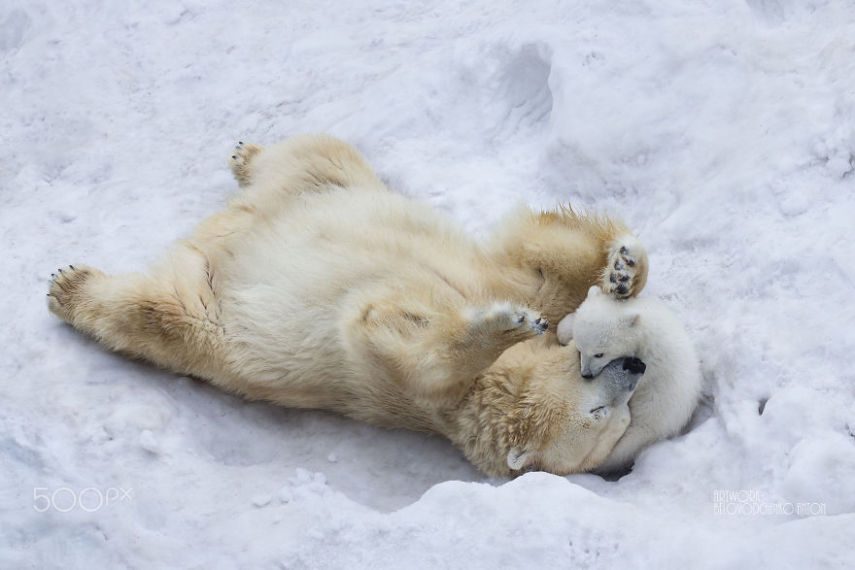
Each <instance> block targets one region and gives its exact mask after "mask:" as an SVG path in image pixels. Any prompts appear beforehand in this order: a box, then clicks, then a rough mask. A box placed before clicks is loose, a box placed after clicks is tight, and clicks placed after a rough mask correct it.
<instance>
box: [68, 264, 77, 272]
mask: <svg viewBox="0 0 855 570" xmlns="http://www.w3.org/2000/svg"><path fill="white" fill-rule="evenodd" d="M68 267H69V268H71V270H72V271H77V270H76V269H74V266H73V265H69V266H68Z"/></svg>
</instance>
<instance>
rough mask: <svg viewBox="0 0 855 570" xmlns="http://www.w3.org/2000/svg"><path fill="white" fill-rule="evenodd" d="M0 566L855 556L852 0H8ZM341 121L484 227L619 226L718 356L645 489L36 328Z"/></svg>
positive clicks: (705, 351)
mask: <svg viewBox="0 0 855 570" xmlns="http://www.w3.org/2000/svg"><path fill="white" fill-rule="evenodd" d="M0 101H2V105H0V148H2V155H0V232H2V240H0V248H2V249H0V251H2V257H3V261H4V269H5V270H4V271H3V272H2V273H0V291H2V292H3V296H2V300H0V311H2V314H3V315H4V325H3V326H2V327H0V351H2V353H1V354H2V359H0V381H2V392H3V397H2V399H0V567H2V568H124V567H128V568H164V567H176V568H178V567H187V568H206V569H207V568H237V567H243V568H279V567H281V568H360V567H372V568H442V567H457V568H490V569H492V568H497V567H508V568H512V567H558V568H560V567H564V568H569V567H572V568H611V567H625V566H627V565H628V566H629V567H639V566H643V565H649V566H651V567H674V568H680V567H686V568H687V567H712V568H727V567H737V566H738V567H753V566H775V567H808V566H813V567H840V568H843V567H849V568H851V567H853V565H855V550H853V546H852V542H853V539H855V530H853V529H855V435H853V434H855V364H853V350H855V301H853V296H854V295H853V293H855V254H853V251H855V246H853V243H852V241H851V235H852V225H853V218H854V217H855V4H853V3H852V2H851V1H849V0H840V1H836V2H835V1H821V0H813V1H809V0H804V1H797V0H747V1H742V0H721V1H715V2H701V1H690V2H687V1H683V0H619V1H610V2H596V1H589V2H561V1H560V0H551V1H543V2H495V1H494V0H473V1H471V2H465V3H464V2H453V1H450V0H445V1H426V2H401V1H386V2H383V1H379V0H365V1H362V2H346V1H343V0H341V1H338V2H325V1H318V0H313V1H305V0H292V1H289V2H273V1H257V2H226V1H223V0H211V1H207V0H145V1H142V0H128V1H123V2H103V1H97V0H71V1H68V2H45V1H41V0H4V1H3V2H2V4H0ZM298 132H330V133H333V134H335V135H338V136H340V137H342V138H345V139H347V140H349V141H351V142H353V143H355V144H356V145H357V146H358V147H359V148H360V149H361V150H362V151H363V152H364V153H365V154H366V156H367V157H368V158H369V160H370V161H371V162H372V163H373V164H374V166H375V167H376V169H377V170H378V171H379V172H380V173H381V175H382V176H383V177H384V178H385V179H386V180H387V181H388V182H389V184H390V185H391V186H392V187H394V188H396V189H398V190H399V191H401V192H403V193H405V194H408V195H412V196H417V197H419V198H422V199H424V200H427V201H429V202H430V203H432V204H434V205H435V206H436V207H437V208H439V209H441V210H444V211H447V212H448V213H449V214H450V215H452V216H453V217H455V218H456V219H458V220H459V221H460V222H461V223H462V224H464V225H465V226H466V227H467V228H468V229H469V230H470V231H472V232H473V233H476V234H483V233H484V232H485V231H487V230H489V228H490V226H491V225H492V224H494V223H495V222H496V221H497V220H498V219H499V218H500V217H501V216H502V215H503V214H504V213H505V212H506V211H508V210H510V209H511V208H512V207H514V206H515V205H516V204H518V203H519V202H526V203H528V204H531V205H533V206H544V207H547V206H552V205H554V204H556V203H557V202H566V201H569V202H570V203H572V204H575V205H577V206H585V207H589V208H596V209H598V210H600V211H608V212H612V213H616V214H618V215H620V216H622V217H624V218H625V219H626V220H627V221H628V222H629V223H630V225H631V226H632V227H633V228H634V229H635V230H636V231H637V233H638V234H639V236H640V237H641V238H642V240H644V242H645V243H646V244H647V246H648V248H649V251H650V256H651V263H652V270H651V276H650V281H649V285H648V290H647V293H648V294H651V295H657V296H659V297H661V298H663V299H665V300H666V301H667V302H668V303H669V304H670V305H671V306H672V307H673V308H674V310H675V311H677V312H678V313H679V314H680V316H681V317H682V319H683V320H684V322H685V323H686V324H687V327H688V329H689V331H690V333H691V335H692V337H693V338H694V340H695V342H696V344H697V347H698V349H699V353H700V354H701V355H702V358H703V370H704V377H705V382H706V386H705V400H704V403H703V405H702V406H701V408H700V409H699V412H698V414H696V417H695V418H694V419H693V422H692V426H691V430H690V431H688V433H686V434H685V435H683V436H681V437H679V438H676V439H674V440H672V441H668V442H664V443H661V444H659V445H656V446H654V447H653V448H651V449H650V450H648V451H647V452H645V453H644V454H643V455H642V456H641V457H640V459H639V460H638V462H637V464H636V466H635V469H634V470H633V471H632V473H630V474H629V475H627V476H625V477H623V478H621V479H619V480H617V481H607V480H604V479H602V478H600V477H597V476H594V475H576V476H570V477H555V476H551V475H546V474H542V473H531V474H528V475H525V476H523V477H520V478H518V479H516V480H514V481H505V480H495V479H488V478H485V477H484V476H482V475H480V474H479V473H478V472H477V471H475V470H474V469H473V468H472V467H470V466H469V465H468V464H467V463H466V461H465V460H464V459H463V458H462V456H461V455H460V453H458V452H457V451H456V450H455V449H454V448H453V447H452V446H451V445H450V444H448V443H447V442H445V441H443V440H440V439H439V438H430V437H426V436H424V435H419V434H414V433H405V432H392V431H384V430H380V429H375V428H372V427H369V426H366V425H362V424H358V423H355V422H352V421H349V420H346V419H342V418H339V417H335V416H332V415H329V414H325V413H320V412H307V411H293V410H286V409H282V408H276V407H274V406H270V405H265V404H260V403H246V402H244V401H242V400H239V399H237V398H234V397H231V396H228V395H226V394H223V393H220V392H218V391H217V390H215V389H213V388H211V387H209V386H206V385H204V384H202V383H200V382H197V381H195V380H191V379H188V378H180V377H176V376H175V375H174V374H170V373H167V372H164V371H161V370H158V369H155V368H153V367H151V366H147V365H145V364H141V363H136V362H131V361H127V360H125V359H123V358H121V357H119V356H116V355H113V354H109V353H107V352H105V351H104V350H101V349H100V348H99V347H98V346H97V345H96V344H95V343H93V342H92V341H90V340H88V339H86V338H84V337H83V336H81V335H78V334H75V333H74V332H73V331H72V330H71V329H70V328H68V327H66V326H64V325H62V324H60V323H59V322H58V321H57V320H56V319H54V318H53V317H52V316H51V315H50V314H49V313H48V311H47V310H46V307H45V299H44V295H45V292H46V290H47V277H48V275H49V274H50V273H51V272H52V271H54V269H55V268H56V267H58V266H60V265H64V264H67V263H74V262H75V261H81V262H86V263H88V264H91V265H94V266H97V267H100V268H102V269H104V270H106V271H109V272H122V271H129V270H135V269H139V268H141V267H142V266H144V265H145V264H146V263H147V262H149V261H152V260H153V259H155V258H156V256H157V255H159V254H160V253H161V252H162V251H163V250H164V249H165V248H166V247H167V245H168V244H169V243H170V242H172V241H173V240H174V239H176V238H178V237H180V236H183V235H185V234H187V233H188V232H189V231H190V229H191V228H192V227H193V226H194V225H195V224H196V223H197V222H198V221H199V220H201V219H202V218H203V217H204V216H205V215H207V214H209V213H211V212H213V211H215V210H217V209H218V208H219V207H220V205H221V204H222V203H223V201H224V200H225V198H226V197H227V196H228V195H229V194H230V193H231V192H233V191H234V190H235V189H236V185H235V183H234V182H233V180H232V179H231V176H230V173H229V172H228V168H227V166H226V160H225V159H226V158H227V156H228V154H229V153H230V149H231V146H232V144H233V143H234V142H235V141H236V140H238V139H241V140H251V141H257V142H260V143H270V142H274V141H276V140H279V139H281V138H284V137H286V136H288V135H291V134H295V133H298Z"/></svg>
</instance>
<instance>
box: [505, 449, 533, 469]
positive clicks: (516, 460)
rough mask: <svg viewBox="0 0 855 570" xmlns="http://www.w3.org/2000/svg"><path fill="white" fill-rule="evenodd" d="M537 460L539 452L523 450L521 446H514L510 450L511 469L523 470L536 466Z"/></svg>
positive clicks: (509, 462)
mask: <svg viewBox="0 0 855 570" xmlns="http://www.w3.org/2000/svg"><path fill="white" fill-rule="evenodd" d="M536 461H537V452H535V451H523V450H522V449H520V448H519V447H512V448H511V450H510V451H509V452H508V467H509V468H510V469H511V471H522V470H525V469H528V468H529V467H532V466H534V464H535V462H536Z"/></svg>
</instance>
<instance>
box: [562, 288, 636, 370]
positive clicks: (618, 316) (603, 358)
mask: <svg viewBox="0 0 855 570" xmlns="http://www.w3.org/2000/svg"><path fill="white" fill-rule="evenodd" d="M632 307H633V303H632V301H631V300H627V301H619V300H617V299H615V298H613V297H611V296H610V295H606V294H605V293H603V292H602V291H601V290H600V288H599V287H596V286H594V287H591V288H590V289H589V290H588V297H587V298H586V299H585V301H584V302H583V303H582V304H581V305H580V306H579V308H578V309H576V312H575V313H571V314H569V315H567V316H566V317H565V318H564V319H563V320H562V321H561V323H560V324H559V325H558V338H559V340H560V341H561V342H562V343H563V344H567V343H568V342H569V341H570V339H572V340H574V341H575V343H576V348H577V349H578V350H579V355H580V359H581V367H582V370H581V371H582V377H583V378H593V377H594V376H596V375H597V374H599V373H600V372H601V371H602V370H603V368H604V367H605V366H606V364H608V363H609V362H612V361H613V360H615V359H618V358H621V357H624V356H638V348H639V334H640V330H639V327H638V322H639V319H640V316H639V313H638V312H636V311H634V310H633V308H632Z"/></svg>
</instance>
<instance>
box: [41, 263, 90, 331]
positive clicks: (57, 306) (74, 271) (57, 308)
mask: <svg viewBox="0 0 855 570" xmlns="http://www.w3.org/2000/svg"><path fill="white" fill-rule="evenodd" d="M100 273H101V272H100V271H98V270H97V269H92V268H91V267H86V266H84V265H69V266H68V267H66V268H64V269H57V272H56V273H51V282H50V288H49V290H48V294H47V300H48V309H50V312H52V313H53V314H54V315H56V316H57V317H59V318H61V319H63V320H64V321H68V322H70V321H71V319H72V316H73V313H74V310H75V307H76V306H77V305H78V304H79V303H80V300H81V298H82V295H83V287H84V285H85V284H86V281H87V280H89V278H90V277H92V276H93V275H95V274H100Z"/></svg>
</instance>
